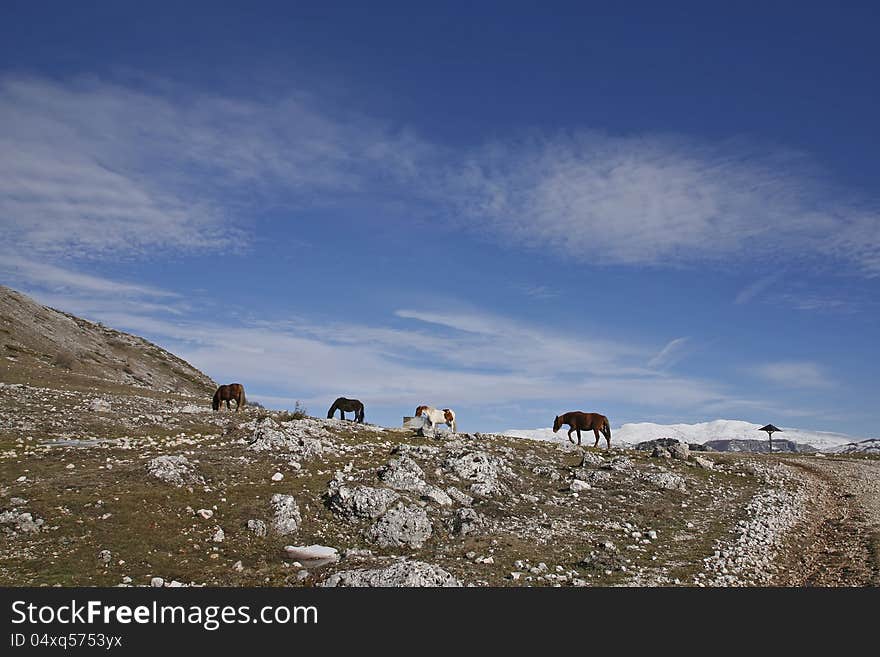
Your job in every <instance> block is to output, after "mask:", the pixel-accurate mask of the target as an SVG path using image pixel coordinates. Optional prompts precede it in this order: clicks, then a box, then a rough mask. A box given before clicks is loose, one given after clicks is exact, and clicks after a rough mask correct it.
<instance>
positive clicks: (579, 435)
mask: <svg viewBox="0 0 880 657" xmlns="http://www.w3.org/2000/svg"><path fill="white" fill-rule="evenodd" d="M577 432H578V445H580V444H581V430H580V429H578V430H577Z"/></svg>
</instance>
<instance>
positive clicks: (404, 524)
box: [366, 502, 432, 548]
mask: <svg viewBox="0 0 880 657" xmlns="http://www.w3.org/2000/svg"><path fill="white" fill-rule="evenodd" d="M431 531H432V526H431V520H430V519H429V518H428V514H427V513H425V510H424V509H423V508H421V507H420V506H416V505H414V504H410V505H405V504H404V503H403V502H398V503H397V506H395V507H393V508H391V509H389V510H388V511H386V512H385V514H384V515H383V516H382V517H381V518H379V519H378V520H377V521H376V522H375V523H374V524H373V525H372V526H371V527H370V528H369V529H368V530H367V532H366V537H367V540H369V541H371V542H373V543H376V544H377V545H379V546H380V547H414V548H419V547H422V545H424V543H425V541H427V540H428V539H429V538H430V537H431Z"/></svg>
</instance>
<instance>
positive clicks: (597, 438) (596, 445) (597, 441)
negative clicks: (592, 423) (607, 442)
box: [593, 429, 599, 448]
mask: <svg viewBox="0 0 880 657" xmlns="http://www.w3.org/2000/svg"><path fill="white" fill-rule="evenodd" d="M593 433H594V434H596V444H595V445H593V448H596V447H598V446H599V430H598V429H593Z"/></svg>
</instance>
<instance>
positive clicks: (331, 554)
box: [284, 545, 339, 565]
mask: <svg viewBox="0 0 880 657" xmlns="http://www.w3.org/2000/svg"><path fill="white" fill-rule="evenodd" d="M284 551H285V552H286V553H287V556H288V557H289V558H290V559H293V560H294V561H299V562H300V563H305V564H307V565H308V562H316V561H318V562H322V564H321V565H323V564H324V563H333V562H335V561H338V560H339V552H338V551H337V550H336V548H332V547H327V546H326V545H286V546H285V547H284ZM312 565H314V564H312Z"/></svg>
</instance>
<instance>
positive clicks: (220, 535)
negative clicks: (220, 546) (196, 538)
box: [211, 527, 226, 543]
mask: <svg viewBox="0 0 880 657" xmlns="http://www.w3.org/2000/svg"><path fill="white" fill-rule="evenodd" d="M224 538H226V532H224V531H223V528H222V527H218V528H217V531H216V532H214V536H213V538H212V539H211V540H212V541H214V542H215V543H222V542H223V539H224Z"/></svg>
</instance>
